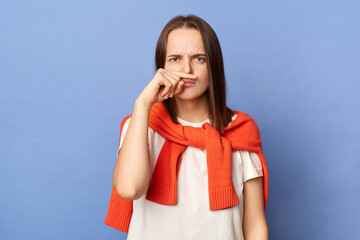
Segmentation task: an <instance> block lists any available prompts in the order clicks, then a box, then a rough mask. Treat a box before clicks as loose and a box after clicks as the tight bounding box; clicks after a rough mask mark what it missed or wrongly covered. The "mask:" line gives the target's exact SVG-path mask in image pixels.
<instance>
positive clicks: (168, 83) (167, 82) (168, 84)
mask: <svg viewBox="0 0 360 240" xmlns="http://www.w3.org/2000/svg"><path fill="white" fill-rule="evenodd" d="M162 85H163V86H164V89H163V90H162V92H161V96H162V97H163V98H165V96H166V95H167V94H168V93H169V92H170V91H171V88H172V87H173V83H172V82H171V81H170V80H169V79H167V78H166V77H162Z"/></svg>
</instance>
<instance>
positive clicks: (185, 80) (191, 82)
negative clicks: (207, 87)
mask: <svg viewBox="0 0 360 240" xmlns="http://www.w3.org/2000/svg"><path fill="white" fill-rule="evenodd" d="M181 80H182V81H183V82H184V83H185V84H187V85H188V84H195V81H194V80H191V79H187V78H183V79H181Z"/></svg>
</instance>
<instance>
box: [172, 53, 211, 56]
mask: <svg viewBox="0 0 360 240" xmlns="http://www.w3.org/2000/svg"><path fill="white" fill-rule="evenodd" d="M199 56H206V55H205V53H197V54H194V55H192V57H199ZM167 57H181V55H180V54H170V55H168V56H167Z"/></svg>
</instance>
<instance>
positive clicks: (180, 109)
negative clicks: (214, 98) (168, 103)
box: [174, 94, 209, 123]
mask: <svg viewBox="0 0 360 240" xmlns="http://www.w3.org/2000/svg"><path fill="white" fill-rule="evenodd" d="M174 100H175V104H176V110H177V116H178V117H179V118H181V119H183V120H185V121H189V122H193V123H200V122H204V121H205V120H207V119H208V118H209V105H208V103H207V97H206V94H203V95H202V96H201V97H199V98H198V99H192V100H183V99H177V98H176V97H175V98H174Z"/></svg>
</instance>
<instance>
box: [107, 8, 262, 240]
mask: <svg viewBox="0 0 360 240" xmlns="http://www.w3.org/2000/svg"><path fill="white" fill-rule="evenodd" d="M155 61H156V69H157V71H156V73H155V75H154V77H153V79H152V80H151V81H150V82H149V84H148V85H147V86H146V87H145V88H144V90H143V91H142V92H141V93H140V95H139V96H138V98H137V99H136V101H135V105H134V110H133V113H132V114H130V115H128V116H126V117H125V118H124V119H123V121H122V123H121V132H120V139H119V148H118V158H117V162H116V166H115V170H114V177H113V188H112V194H111V200H110V204H109V210H108V213H107V216H106V220H105V224H107V225H109V226H111V227H114V228H116V229H118V230H120V231H123V232H128V239H172V240H173V239H268V229H267V224H266V219H265V214H264V209H265V207H266V201H267V192H268V172H267V167H266V162H265V158H264V156H263V153H262V149H261V140H260V133H259V130H258V128H257V126H256V124H255V122H254V121H253V119H252V118H251V117H250V116H249V115H247V114H246V113H243V112H240V111H233V110H231V109H230V108H228V107H227V106H226V92H225V74H224V67H223V60H222V53H221V48H220V44H219V42H218V39H217V37H216V34H215V32H214V31H213V29H212V28H211V27H210V26H209V25H208V24H207V23H206V22H205V21H204V20H202V19H201V18H199V17H197V16H194V15H189V16H186V17H184V16H177V17H175V18H173V19H171V20H170V21H169V22H168V23H167V24H166V26H165V27H164V29H163V30H162V32H161V34H160V37H159V40H158V43H157V47H156V56H155Z"/></svg>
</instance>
